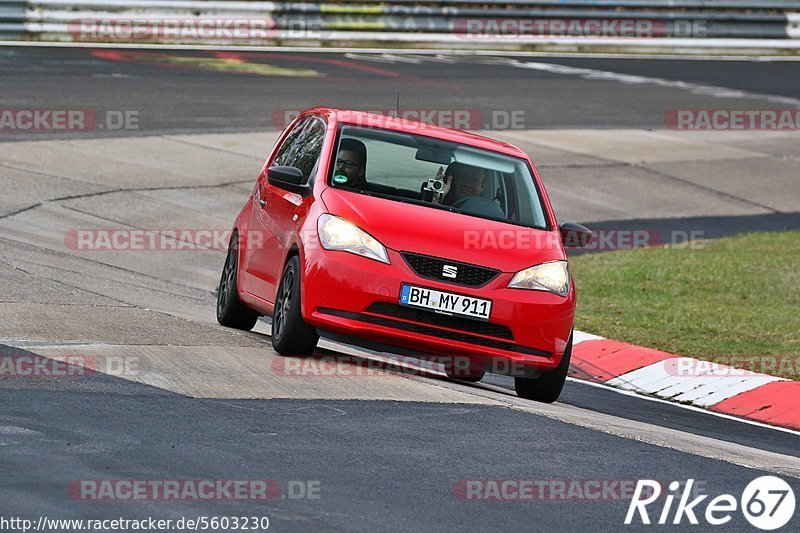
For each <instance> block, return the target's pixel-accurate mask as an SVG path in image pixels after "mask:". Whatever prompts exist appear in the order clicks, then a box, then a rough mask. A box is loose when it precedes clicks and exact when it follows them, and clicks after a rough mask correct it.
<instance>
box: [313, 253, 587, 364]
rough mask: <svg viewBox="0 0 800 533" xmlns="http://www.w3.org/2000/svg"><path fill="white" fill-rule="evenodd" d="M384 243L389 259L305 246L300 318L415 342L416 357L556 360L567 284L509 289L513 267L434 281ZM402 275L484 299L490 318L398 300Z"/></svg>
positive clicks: (568, 317) (568, 313)
mask: <svg viewBox="0 0 800 533" xmlns="http://www.w3.org/2000/svg"><path fill="white" fill-rule="evenodd" d="M315 244H316V243H315ZM387 251H388V254H389V259H390V261H391V264H389V265H387V264H385V263H380V262H378V261H374V260H371V259H367V258H364V257H361V256H358V255H355V254H351V253H348V252H341V251H328V250H324V249H322V248H321V247H319V246H313V247H311V248H309V247H306V250H305V257H304V265H305V269H304V272H303V276H302V279H301V281H302V290H301V294H302V302H301V307H302V314H303V318H304V320H305V321H306V322H308V323H309V324H311V325H313V326H315V327H318V328H322V329H326V330H330V331H334V332H336V333H341V334H344V335H351V336H356V337H359V338H363V339H367V340H371V341H375V342H379V343H385V344H390V345H394V346H400V347H403V348H406V349H411V350H415V351H418V352H419V354H420V356H421V357H424V356H427V355H435V356H445V357H447V356H452V357H468V358H469V359H471V360H474V361H480V362H481V364H482V365H483V367H484V368H486V369H489V370H492V371H500V372H501V373H513V369H512V367H511V366H509V364H511V365H513V366H514V367H522V368H523V369H526V370H534V371H539V370H540V371H548V370H552V369H553V368H555V367H556V366H557V365H558V363H559V362H560V361H561V357H562V355H563V353H564V350H565V347H566V345H567V342H568V340H569V336H570V333H571V331H572V324H573V320H574V312H575V294H574V289H572V290H571V291H570V294H569V295H568V296H567V297H566V298H562V297H560V296H557V295H555V294H551V293H547V292H543V291H532V290H523V289H509V288H507V287H506V285H507V284H508V282H509V280H510V279H511V277H512V275H513V274H512V273H505V272H504V273H501V274H500V275H499V276H497V278H495V279H493V280H492V281H491V282H489V283H488V284H486V285H485V286H482V287H478V288H472V287H467V286H463V285H456V284H451V283H446V282H440V281H437V280H431V279H427V278H422V277H420V276H418V275H417V274H416V273H415V272H414V271H413V270H412V269H411V268H410V267H409V266H408V264H407V263H406V262H405V260H404V259H403V258H402V257H401V255H400V254H399V253H398V252H397V251H394V250H390V249H389V250H387ZM402 283H412V284H414V285H418V286H424V287H430V288H432V289H438V290H442V291H449V292H455V293H459V294H465V295H468V296H475V297H479V298H488V299H491V300H492V312H491V316H490V322H489V323H488V324H487V323H485V322H478V321H473V320H470V319H459V318H455V319H453V318H449V317H446V316H444V315H439V314H436V313H432V312H426V311H416V310H411V309H409V308H407V307H400V306H399V305H398V301H399V298H400V287H401V284H402ZM489 365H491V366H489ZM504 368H509V369H510V371H509V372H503V371H502V370H501V369H504Z"/></svg>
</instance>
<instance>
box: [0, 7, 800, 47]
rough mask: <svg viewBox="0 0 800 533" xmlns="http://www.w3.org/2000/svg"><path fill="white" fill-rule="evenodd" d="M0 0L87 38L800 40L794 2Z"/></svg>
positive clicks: (28, 28) (22, 23)
mask: <svg viewBox="0 0 800 533" xmlns="http://www.w3.org/2000/svg"><path fill="white" fill-rule="evenodd" d="M418 1H419V0H384V1H382V2H374V3H370V2H369V1H365V2H363V3H347V2H341V3H339V2H337V3H333V2H331V3H315V2H310V3H300V2H261V1H253V2H248V1H213V0H212V1H203V0H78V1H69V0H26V1H19V0H0V37H2V38H5V39H29V40H48V41H49V40H55V41H84V42H103V41H117V42H176V43H180V42H193V43H209V42H213V43H216V44H281V43H285V42H291V41H293V42H295V43H297V42H303V43H306V42H311V43H314V44H326V45H335V44H337V42H339V41H348V42H351V41H359V40H361V41H376V40H377V41H398V42H406V43H411V42H414V41H426V42H442V43H464V44H465V45H468V44H469V43H481V44H484V45H485V44H487V43H498V42H499V43H501V44H503V43H505V44H515V45H520V44H525V43H541V42H543V40H558V39H559V38H562V39H566V40H576V39H577V40H578V41H580V39H582V38H583V39H586V40H595V41H596V40H598V39H600V40H601V41H600V42H603V41H602V39H610V40H613V39H617V40H618V39H626V38H637V37H638V38H647V37H650V38H689V39H702V38H716V39H720V38H753V39H788V38H797V37H798V36H800V15H797V14H795V13H793V11H797V12H800V0H763V1H756V0H615V1H611V0H540V1H529V0H438V1H437V0H433V1H432V2H431V3H430V4H429V5H426V6H420V5H417V4H418Z"/></svg>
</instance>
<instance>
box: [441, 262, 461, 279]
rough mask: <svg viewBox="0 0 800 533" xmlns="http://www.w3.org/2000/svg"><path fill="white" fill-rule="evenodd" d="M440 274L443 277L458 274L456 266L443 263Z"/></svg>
mask: <svg viewBox="0 0 800 533" xmlns="http://www.w3.org/2000/svg"><path fill="white" fill-rule="evenodd" d="M442 276H444V277H445V278H455V277H457V276H458V267H455V266H453V265H444V266H443V267H442Z"/></svg>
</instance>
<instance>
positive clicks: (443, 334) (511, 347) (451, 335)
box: [317, 307, 552, 357]
mask: <svg viewBox="0 0 800 533" xmlns="http://www.w3.org/2000/svg"><path fill="white" fill-rule="evenodd" d="M317 310H318V311H319V312H320V313H325V314H328V315H333V316H340V317H343V318H349V319H351V320H359V321H361V322H366V323H367V324H375V325H377V326H383V327H387V328H394V329H400V330H403V331H410V332H412V333H419V334H421V335H430V336H431V337H438V338H440V339H450V340H454V341H458V342H464V343H468V344H473V345H475V346H486V347H488V348H496V349H498V350H506V351H509V352H517V353H524V354H530V355H538V356H541V357H550V356H551V355H552V354H551V353H550V352H548V351H545V350H539V349H538V348H530V347H528V346H520V345H519V344H514V343H513V342H504V341H500V340H494V339H487V338H486V337H476V336H475V335H469V334H467V333H459V332H458V331H448V330H446V329H439V328H436V327H432V326H426V325H424V324H411V323H409V322H402V321H400V320H393V319H391V318H388V317H382V316H375V315H368V314H365V313H352V312H350V311H342V310H340V309H330V308H327V307H320V308H318V309H317Z"/></svg>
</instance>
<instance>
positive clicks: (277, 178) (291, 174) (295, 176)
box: [267, 166, 311, 196]
mask: <svg viewBox="0 0 800 533" xmlns="http://www.w3.org/2000/svg"><path fill="white" fill-rule="evenodd" d="M267 181H268V182H269V184H270V185H274V186H275V187H280V188H281V189H285V190H287V191H291V192H294V193H297V194H300V195H302V196H308V195H309V193H310V192H311V187H309V186H308V185H301V183H302V182H303V172H302V171H301V170H300V169H299V168H295V167H282V166H274V167H269V168H268V169H267Z"/></svg>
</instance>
